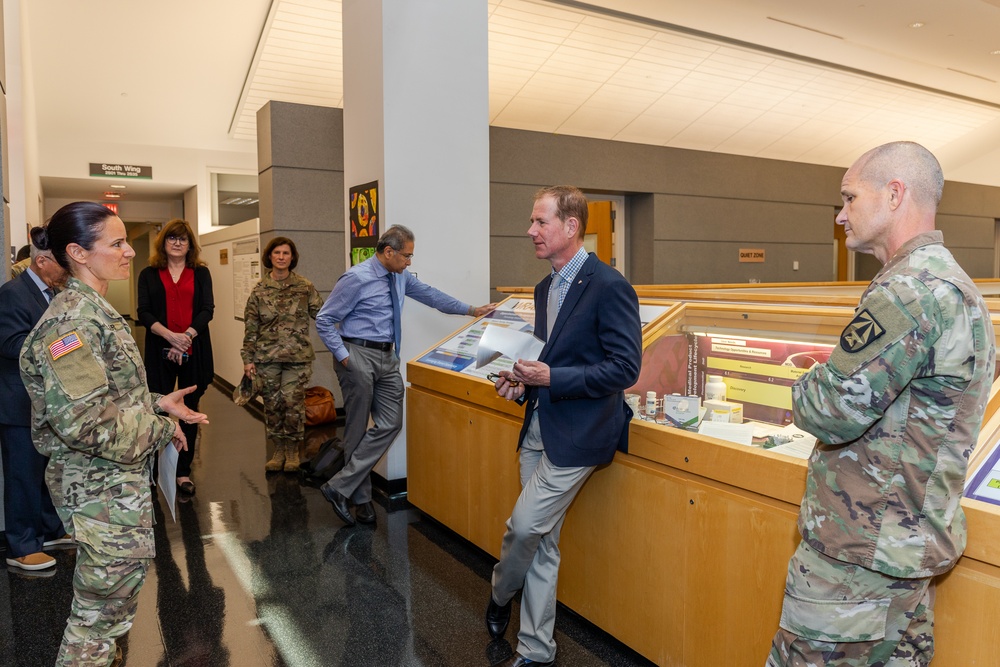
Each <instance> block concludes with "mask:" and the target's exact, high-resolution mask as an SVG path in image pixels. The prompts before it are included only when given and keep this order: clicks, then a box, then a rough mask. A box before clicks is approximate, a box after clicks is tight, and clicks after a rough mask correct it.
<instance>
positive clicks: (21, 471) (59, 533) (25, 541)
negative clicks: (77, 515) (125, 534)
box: [0, 227, 71, 570]
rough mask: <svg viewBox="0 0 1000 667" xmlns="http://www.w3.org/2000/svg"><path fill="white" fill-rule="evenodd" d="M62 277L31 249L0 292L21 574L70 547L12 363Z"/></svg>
mask: <svg viewBox="0 0 1000 667" xmlns="http://www.w3.org/2000/svg"><path fill="white" fill-rule="evenodd" d="M36 229H40V228H38V227H36ZM65 276H66V272H65V271H64V270H63V268H62V267H61V266H59V264H58V263H57V262H56V260H55V259H54V258H53V257H52V253H51V252H48V251H42V250H38V248H36V247H35V245H34V244H32V245H31V264H30V265H29V266H28V268H27V269H26V270H25V271H24V272H22V273H21V274H20V275H19V276H18V277H16V278H14V279H13V280H10V281H8V282H6V283H4V284H3V285H2V286H0V313H2V315H0V395H2V396H3V400H0V454H2V456H3V487H4V498H3V508H4V525H5V530H6V533H7V565H9V566H10V567H17V568H20V569H22V570H44V569H47V568H50V567H52V566H53V565H55V564H56V560H55V559H54V558H53V557H52V556H50V555H48V554H46V553H44V552H43V549H45V548H47V547H52V546H57V545H63V544H69V543H71V540H70V539H69V536H68V535H67V534H66V529H65V528H64V527H63V525H62V522H61V521H60V520H59V516H58V515H57V514H56V511H55V509H54V508H53V507H52V499H51V498H50V497H49V492H48V489H47V488H46V487H45V466H46V464H47V463H48V459H47V458H46V457H44V456H42V455H41V454H39V453H38V452H37V451H36V450H35V446H34V445H33V444H32V443H31V402H30V400H29V399H28V392H27V391H26V390H25V388H24V384H23V383H22V382H21V372H20V370H19V369H18V361H17V360H18V357H19V356H20V355H21V345H22V344H23V343H24V339H25V337H26V336H27V335H28V333H29V332H30V331H31V329H32V328H33V327H34V326H35V323H36V322H38V320H39V319H40V318H41V317H42V314H43V313H44V312H45V309H46V308H48V304H49V300H50V299H51V298H52V296H53V294H54V292H53V291H52V290H53V288H54V287H57V286H58V285H59V284H60V283H62V281H63V280H64V278H65Z"/></svg>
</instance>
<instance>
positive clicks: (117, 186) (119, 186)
mask: <svg viewBox="0 0 1000 667" xmlns="http://www.w3.org/2000/svg"><path fill="white" fill-rule="evenodd" d="M111 187H113V188H114V189H115V190H124V189H125V187H126V186H124V185H114V184H112V185H111Z"/></svg>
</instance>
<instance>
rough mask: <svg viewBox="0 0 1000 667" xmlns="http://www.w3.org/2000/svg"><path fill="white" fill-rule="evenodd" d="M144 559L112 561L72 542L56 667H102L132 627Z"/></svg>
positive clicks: (80, 543) (79, 543) (89, 548)
mask: <svg viewBox="0 0 1000 667" xmlns="http://www.w3.org/2000/svg"><path fill="white" fill-rule="evenodd" d="M148 564H149V560H148V559H140V558H112V557H109V556H106V555H104V554H101V553H99V552H97V551H95V550H94V549H93V548H92V547H90V546H89V545H88V544H86V543H85V542H78V543H77V553H76V571H75V573H74V574H73V605H72V607H71V608H70V615H69V620H68V621H67V623H66V631H65V632H64V633H63V640H62V645H61V646H60V647H59V655H58V657H57V658H56V667H90V666H93V667H106V666H107V665H110V664H111V662H112V660H114V657H115V639H117V638H118V637H121V636H122V635H124V634H125V633H126V632H128V631H129V629H130V628H131V627H132V621H133V620H134V619H135V612H136V609H137V608H138V606H139V589H141V588H142V584H143V581H145V578H146V568H147V567H148Z"/></svg>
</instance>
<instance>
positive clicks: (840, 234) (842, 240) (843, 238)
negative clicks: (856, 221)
mask: <svg viewBox="0 0 1000 667" xmlns="http://www.w3.org/2000/svg"><path fill="white" fill-rule="evenodd" d="M838 212H839V211H838ZM833 240H834V241H835V242H836V244H837V275H836V277H835V280H847V279H848V278H847V233H846V232H844V226H843V225H838V224H837V223H836V222H834V223H833Z"/></svg>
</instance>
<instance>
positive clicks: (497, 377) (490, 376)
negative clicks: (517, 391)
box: [486, 373, 521, 387]
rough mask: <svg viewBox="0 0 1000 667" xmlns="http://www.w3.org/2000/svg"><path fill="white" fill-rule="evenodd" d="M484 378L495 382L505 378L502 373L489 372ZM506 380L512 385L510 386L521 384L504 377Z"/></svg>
mask: <svg viewBox="0 0 1000 667" xmlns="http://www.w3.org/2000/svg"><path fill="white" fill-rule="evenodd" d="M486 379H487V380H489V381H490V382H497V381H498V380H501V379H505V378H504V377H503V376H502V375H500V374H499V373H490V374H488V375H487V376H486ZM506 380H507V382H508V383H510V386H512V387H516V386H517V385H519V384H521V383H520V382H518V381H517V380H511V379H510V378H506Z"/></svg>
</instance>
